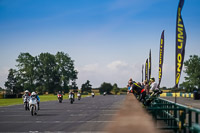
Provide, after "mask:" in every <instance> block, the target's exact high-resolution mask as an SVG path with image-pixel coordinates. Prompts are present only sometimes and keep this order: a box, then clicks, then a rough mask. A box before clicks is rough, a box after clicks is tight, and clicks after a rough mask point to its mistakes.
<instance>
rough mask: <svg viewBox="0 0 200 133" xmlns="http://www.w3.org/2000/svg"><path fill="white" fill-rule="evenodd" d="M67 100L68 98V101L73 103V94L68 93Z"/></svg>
mask: <svg viewBox="0 0 200 133" xmlns="http://www.w3.org/2000/svg"><path fill="white" fill-rule="evenodd" d="M69 100H70V103H71V104H73V102H74V95H73V94H69Z"/></svg>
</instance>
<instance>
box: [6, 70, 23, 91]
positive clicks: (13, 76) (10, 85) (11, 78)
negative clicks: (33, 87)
mask: <svg viewBox="0 0 200 133" xmlns="http://www.w3.org/2000/svg"><path fill="white" fill-rule="evenodd" d="M7 80H8V81H6V82H5V87H6V88H7V89H8V90H10V91H11V92H12V93H14V94H18V93H19V92H21V91H23V89H22V87H21V86H20V83H19V82H18V80H17V71H16V70H15V69H10V70H9V74H8V78H7Z"/></svg>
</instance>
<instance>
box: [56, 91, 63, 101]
mask: <svg viewBox="0 0 200 133" xmlns="http://www.w3.org/2000/svg"><path fill="white" fill-rule="evenodd" d="M58 95H61V96H62V97H61V98H62V100H63V94H62V92H61V91H58V94H57V96H58Z"/></svg>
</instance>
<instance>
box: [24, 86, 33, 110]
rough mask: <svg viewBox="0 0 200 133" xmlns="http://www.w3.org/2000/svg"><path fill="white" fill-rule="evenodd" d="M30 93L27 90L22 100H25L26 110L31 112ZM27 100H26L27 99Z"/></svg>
mask: <svg viewBox="0 0 200 133" xmlns="http://www.w3.org/2000/svg"><path fill="white" fill-rule="evenodd" d="M30 95H31V94H30V92H29V91H28V90H25V92H24V95H23V96H22V99H23V101H24V106H25V109H28V110H29V105H28V103H29V98H30ZM25 98H26V99H25ZM25 103H26V104H27V106H28V107H27V106H26V105H25Z"/></svg>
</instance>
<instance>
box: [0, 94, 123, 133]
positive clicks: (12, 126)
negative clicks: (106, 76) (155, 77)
mask: <svg viewBox="0 0 200 133" xmlns="http://www.w3.org/2000/svg"><path fill="white" fill-rule="evenodd" d="M125 97H126V95H106V96H95V97H94V98H92V97H86V98H82V99H81V100H80V101H78V100H77V99H76V100H75V102H74V104H70V102H69V100H64V101H63V103H58V101H49V102H41V103H40V108H41V110H39V112H38V115H37V116H31V113H30V111H25V109H24V107H23V105H14V106H8V107H0V132H3V133H5V132H36V133H38V132H59V133H65V132H67V133H68V132H69V133H74V132H76V133H81V132H91V133H97V132H99V133H103V132H106V129H105V127H106V126H107V125H108V124H109V123H112V122H115V121H113V118H114V117H115V115H116V112H117V111H118V110H119V109H120V105H121V104H122V103H123V101H124V99H125Z"/></svg>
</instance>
